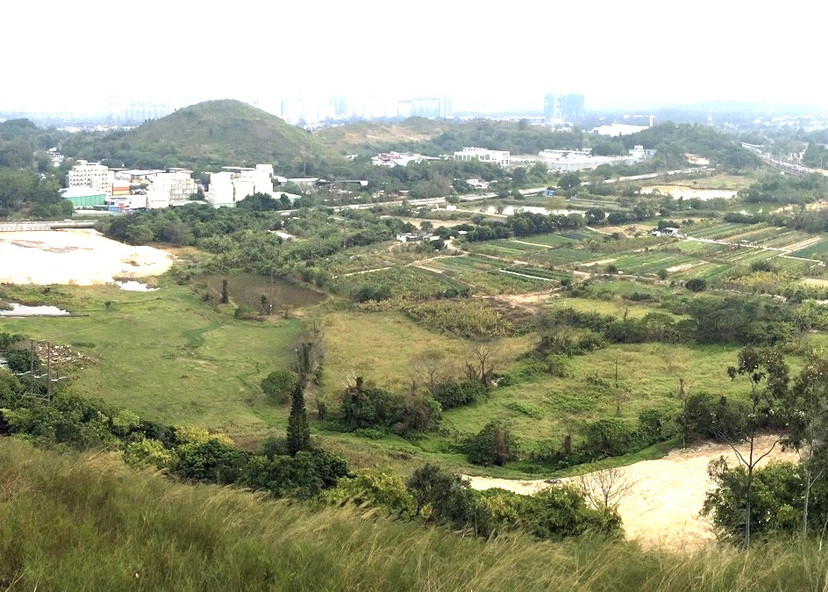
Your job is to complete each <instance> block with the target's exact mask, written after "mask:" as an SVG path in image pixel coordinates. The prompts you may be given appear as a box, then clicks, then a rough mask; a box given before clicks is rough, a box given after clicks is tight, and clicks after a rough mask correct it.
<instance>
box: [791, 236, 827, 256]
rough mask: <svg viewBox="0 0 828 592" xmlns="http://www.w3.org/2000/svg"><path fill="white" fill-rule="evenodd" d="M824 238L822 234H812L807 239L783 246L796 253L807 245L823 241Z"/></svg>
mask: <svg viewBox="0 0 828 592" xmlns="http://www.w3.org/2000/svg"><path fill="white" fill-rule="evenodd" d="M822 238H823V237H821V236H812V237H810V238H806V239H805V240H801V241H799V242H796V243H791V244H789V245H785V246H784V247H782V248H783V249H785V250H786V251H790V252H791V253H792V254H794V255H796V253H795V251H799V250H801V249H804V248H805V247H810V246H812V245H815V244H816V243H818V242H819V241H821V240H822Z"/></svg>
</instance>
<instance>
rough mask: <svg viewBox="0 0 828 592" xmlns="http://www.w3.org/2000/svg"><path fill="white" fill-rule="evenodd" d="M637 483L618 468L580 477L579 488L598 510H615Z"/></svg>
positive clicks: (592, 472)
mask: <svg viewBox="0 0 828 592" xmlns="http://www.w3.org/2000/svg"><path fill="white" fill-rule="evenodd" d="M634 486H635V482H634V481H632V480H631V479H630V478H629V477H628V476H627V474H626V472H625V471H624V469H620V468H618V467H610V468H608V469H603V470H600V471H591V472H589V473H585V474H583V475H579V476H578V488H579V489H580V490H581V492H582V493H583V495H584V498H585V499H586V501H587V503H589V505H591V506H592V507H593V508H595V509H596V510H615V509H617V508H618V504H619V503H620V502H621V500H622V499H623V498H624V497H625V496H626V495H627V494H628V493H630V491H632V489H633V487H634Z"/></svg>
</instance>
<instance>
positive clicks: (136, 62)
mask: <svg viewBox="0 0 828 592" xmlns="http://www.w3.org/2000/svg"><path fill="white" fill-rule="evenodd" d="M0 13H1V14H3V21H4V24H5V25H6V26H4V27H3V35H2V36H0V52H1V53H0V55H2V56H3V68H2V73H3V76H2V80H3V83H2V87H0V109H9V108H16V109H23V108H26V109H30V110H41V109H43V110H51V111H58V110H75V111H79V110H83V111H92V110H96V109H105V108H106V105H107V104H108V103H109V101H110V100H111V98H113V97H114V98H115V99H117V100H150V101H157V102H169V103H191V102H197V101H199V100H203V99H208V98H238V99H242V100H248V101H250V100H252V99H253V98H255V97H258V99H259V101H260V102H261V103H263V104H265V103H267V102H268V101H275V100H276V99H278V98H280V97H297V96H303V95H305V96H311V95H316V96H331V95H354V96H371V97H383V96H387V97H394V98H399V97H404V96H407V95H415V94H421V95H428V94H450V95H452V96H453V97H454V104H455V105H454V106H455V110H458V109H463V108H468V107H472V108H483V107H485V106H489V107H493V108H496V107H498V106H499V105H503V104H512V105H515V106H517V107H524V108H532V107H534V108H536V109H540V108H541V106H542V101H543V95H544V93H546V92H551V91H559V92H579V93H583V94H584V95H586V102H587V108H588V109H589V108H599V107H605V106H608V105H611V104H618V105H623V106H630V107H632V106H636V105H642V106H644V105H653V104H655V103H661V102H670V103H693V102H699V101H704V100H709V99H722V100H755V101H772V102H787V103H812V104H816V105H819V106H823V107H828V82H827V81H826V78H825V75H824V72H825V69H824V55H825V52H826V47H827V46H828V44H826V41H825V38H824V35H825V31H826V16H828V7H826V4H825V3H822V2H816V1H808V2H806V1H804V0H788V1H787V2H784V3H780V2H772V3H771V2H758V1H756V0H752V1H742V0H717V1H715V2H714V1H708V0H702V1H696V2H681V3H678V2H670V1H668V0H659V1H649V0H648V1H635V0H630V1H627V2H621V1H617V0H616V1H608V2H607V1H599V0H536V1H526V0H509V1H501V2H495V1H491V0H476V1H468V2H467V1H462V0H439V1H433V0H419V1H408V2H401V1H399V0H398V1H396V2H394V1H388V0H384V1H376V2H374V1H364V0H350V1H342V0H336V1H330V2H323V1H320V0H296V1H295V2H290V1H285V0H281V1H271V2H266V1H262V2H252V1H250V0H234V1H233V2H210V1H207V2H204V1H201V2H191V1H180V0H164V1H160V0H142V1H140V2H132V3H127V2H112V1H111V0H108V1H106V2H103V1H100V0H86V1H84V2H82V3H73V2H65V1H63V0H62V1H61V2H56V1H54V0H41V1H39V2H24V0H12V2H10V3H8V4H6V5H4V6H3V8H2V9H0Z"/></svg>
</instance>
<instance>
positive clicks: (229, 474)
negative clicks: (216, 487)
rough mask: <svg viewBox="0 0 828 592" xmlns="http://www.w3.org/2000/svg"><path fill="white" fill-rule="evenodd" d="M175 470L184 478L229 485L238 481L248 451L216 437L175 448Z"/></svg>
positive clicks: (246, 461)
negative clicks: (177, 458)
mask: <svg viewBox="0 0 828 592" xmlns="http://www.w3.org/2000/svg"><path fill="white" fill-rule="evenodd" d="M178 454H179V457H180V460H179V462H178V465H177V466H176V469H175V472H176V473H177V474H178V475H179V476H181V477H184V478H185V479H193V480H195V481H202V482H205V483H218V484H221V485H225V484H232V483H235V482H236V481H238V480H239V478H240V477H241V476H242V474H243V473H244V471H245V469H246V468H247V464H248V462H249V461H250V456H251V455H250V453H249V452H247V451H246V450H244V449H242V448H239V447H237V446H232V445H230V444H226V443H224V442H221V441H219V440H218V439H215V438H210V439H209V440H207V441H206V442H202V443H200V444H190V445H185V446H181V447H179V448H178Z"/></svg>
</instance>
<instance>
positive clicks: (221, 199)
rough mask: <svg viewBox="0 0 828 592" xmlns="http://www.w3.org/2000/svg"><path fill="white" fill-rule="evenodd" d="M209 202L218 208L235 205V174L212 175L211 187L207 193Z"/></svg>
mask: <svg viewBox="0 0 828 592" xmlns="http://www.w3.org/2000/svg"><path fill="white" fill-rule="evenodd" d="M207 201H209V202H210V203H212V204H214V205H217V206H219V205H221V206H232V205H235V203H236V200H235V195H234V192H233V173H231V172H228V171H222V172H220V173H210V187H209V191H208V192H207Z"/></svg>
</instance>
